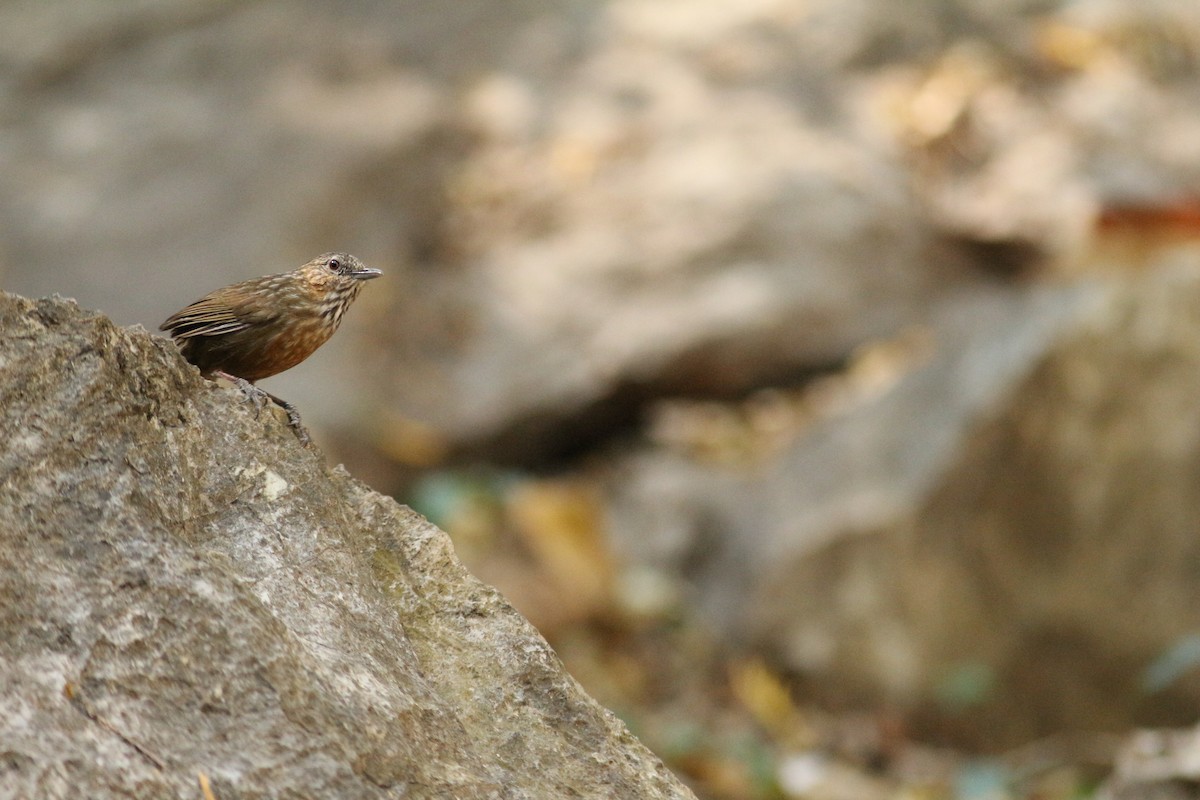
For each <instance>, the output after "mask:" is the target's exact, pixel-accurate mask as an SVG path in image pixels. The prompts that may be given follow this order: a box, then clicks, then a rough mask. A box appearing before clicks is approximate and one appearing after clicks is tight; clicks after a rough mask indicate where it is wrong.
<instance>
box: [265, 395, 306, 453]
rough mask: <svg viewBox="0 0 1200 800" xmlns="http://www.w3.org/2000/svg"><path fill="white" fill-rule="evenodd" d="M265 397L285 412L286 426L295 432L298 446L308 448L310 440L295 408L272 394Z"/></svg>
mask: <svg viewBox="0 0 1200 800" xmlns="http://www.w3.org/2000/svg"><path fill="white" fill-rule="evenodd" d="M267 397H269V398H271V399H272V400H274V401H275V403H276V405H278V406H279V407H280V408H282V409H283V410H284V411H286V412H287V418H288V426H289V427H291V429H292V430H293V431H295V432H296V438H297V439H299V440H300V444H302V445H304V446H305V447H308V444H309V442H311V441H312V439H311V438H309V435H308V430H307V429H306V428H305V427H304V424H303V423H302V422H300V412H299V411H297V410H296V407H295V406H294V405H292V404H291V403H289V402H288V401H287V400H281V399H280V398H278V397H276V396H275V395H273V394H267Z"/></svg>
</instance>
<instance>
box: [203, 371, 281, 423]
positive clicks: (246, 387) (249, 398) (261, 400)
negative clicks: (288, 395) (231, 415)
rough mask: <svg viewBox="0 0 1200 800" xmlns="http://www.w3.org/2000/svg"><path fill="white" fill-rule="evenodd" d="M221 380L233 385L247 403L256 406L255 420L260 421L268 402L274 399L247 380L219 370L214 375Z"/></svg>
mask: <svg viewBox="0 0 1200 800" xmlns="http://www.w3.org/2000/svg"><path fill="white" fill-rule="evenodd" d="M213 374H214V375H217V376H219V377H221V378H224V379H225V380H227V381H229V382H230V383H232V384H233V385H234V386H236V387H237V388H238V391H240V392H241V393H242V396H243V397H244V398H245V400H246V402H248V403H250V404H251V405H252V406H254V418H255V419H258V415H259V413H260V412H261V411H262V410H263V409H264V408H266V407H267V402H268V401H269V400H271V399H272V397H271V395H269V394H268V393H267V392H266V391H264V390H262V389H260V388H258V387H257V386H255V385H254V384H253V383H251V382H250V381H248V380H246V379H245V378H239V377H238V376H237V375H230V374H229V373H228V372H222V371H220V370H217V371H216V372H214V373H213Z"/></svg>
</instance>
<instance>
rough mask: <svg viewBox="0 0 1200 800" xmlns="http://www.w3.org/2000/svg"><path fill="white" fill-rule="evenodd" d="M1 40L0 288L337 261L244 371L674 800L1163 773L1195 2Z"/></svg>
mask: <svg viewBox="0 0 1200 800" xmlns="http://www.w3.org/2000/svg"><path fill="white" fill-rule="evenodd" d="M0 29H2V30H5V31H6V32H8V35H7V36H5V37H2V38H0V279H2V281H3V284H2V285H3V287H4V288H6V289H8V290H9V291H15V292H19V293H21V294H25V295H30V296H39V295H45V294H50V293H54V292H58V293H62V294H64V295H68V296H72V297H75V298H77V299H78V300H79V301H80V303H81V304H82V305H83V306H84V307H88V308H98V309H102V310H103V311H104V312H105V313H107V314H109V315H110V316H111V317H112V318H113V319H114V320H115V321H116V322H118V323H119V324H122V325H128V324H132V323H141V324H143V325H145V326H146V327H148V328H151V329H153V328H154V327H156V326H157V324H158V322H160V321H161V320H162V319H163V318H165V317H166V316H167V315H168V314H169V313H170V312H172V311H174V310H175V309H176V308H178V307H180V306H182V305H184V304H185V303H187V302H190V301H191V300H193V299H195V298H196V297H198V296H200V295H201V294H203V293H204V292H206V291H208V290H209V289H212V288H215V287H216V286H219V285H221V284H223V283H227V282H231V281H234V280H237V279H241V278H245V277H251V276H254V275H259V274H263V273H267V272H274V271H281V270H285V269H290V268H293V267H294V266H296V265H298V264H300V263H302V262H303V261H305V260H307V259H308V258H309V257H311V256H312V255H314V254H316V253H318V252H322V251H325V250H329V249H334V248H337V249H346V250H349V251H351V252H354V253H355V254H357V255H359V256H360V257H361V258H363V259H364V260H365V261H366V262H367V263H368V264H370V265H372V266H377V267H380V268H382V269H383V270H384V271H385V273H386V277H385V278H384V279H382V280H380V281H375V282H373V283H372V284H371V285H370V286H369V287H368V290H367V291H365V292H364V293H363V296H362V298H361V299H360V300H359V301H358V303H357V305H356V307H355V309H354V310H353V311H352V312H351V313H350V314H349V316H348V321H347V323H346V325H345V326H344V329H343V330H342V331H341V332H340V333H339V334H338V336H336V337H335V338H334V340H333V341H332V342H331V343H330V344H329V345H327V346H326V347H325V348H324V349H323V350H322V351H320V352H319V353H318V354H317V355H316V356H314V357H313V358H312V359H311V360H310V361H309V362H307V363H305V364H304V365H302V366H300V367H298V368H296V369H295V370H293V371H292V372H290V373H288V374H286V375H284V376H280V377H279V378H274V379H271V380H270V381H268V382H267V384H266V385H267V387H268V388H269V389H270V390H271V391H274V392H275V393H277V394H281V395H283V396H284V397H287V398H288V399H290V400H292V401H293V402H295V403H296V404H297V405H298V406H299V407H300V408H301V410H302V411H303V412H304V414H305V418H306V421H308V422H309V423H310V424H311V426H312V427H313V428H314V434H315V435H316V437H317V439H318V441H319V442H320V443H321V444H322V445H323V446H324V447H325V448H326V450H327V452H328V455H329V458H330V459H331V461H333V462H337V461H344V462H345V463H346V465H347V467H348V468H349V470H350V471H351V473H352V474H354V475H355V476H357V477H359V478H361V479H362V480H364V481H366V482H367V483H369V484H370V485H371V486H372V487H374V488H376V489H378V490H380V491H383V492H386V493H389V494H392V495H393V496H395V497H397V498H399V499H401V500H403V501H405V502H409V503H411V504H413V505H414V506H415V507H416V508H418V510H420V511H422V512H423V513H426V514H428V515H429V516H430V517H431V518H432V519H434V521H436V522H438V523H439V524H441V525H443V526H445V527H446V528H448V529H449V531H450V532H451V534H452V536H453V537H454V539H455V546H456V548H457V550H458V552H459V553H460V554H461V555H462V557H463V558H464V559H465V560H466V561H467V562H468V565H469V566H470V567H471V568H472V570H473V571H474V572H475V573H476V574H478V575H479V576H480V577H482V578H483V579H484V580H486V581H488V582H490V583H493V584H495V585H497V586H498V587H499V588H500V589H501V590H502V591H503V592H504V593H505V595H506V596H508V597H509V598H510V599H511V600H512V601H513V602H514V603H515V604H516V605H517V606H518V608H519V609H520V610H521V611H522V612H523V613H524V614H525V615H526V616H527V617H529V618H530V619H531V620H532V621H533V622H534V623H535V624H536V625H537V626H538V627H539V629H540V630H541V631H542V632H543V633H544V634H546V635H547V636H548V637H549V638H550V640H551V642H552V643H553V644H554V645H555V647H556V648H557V650H558V652H559V653H560V654H561V655H562V656H563V657H564V659H565V660H566V661H567V663H568V666H569V667H570V669H571V670H572V672H573V674H575V675H576V677H578V678H579V679H580V680H581V681H582V682H583V683H584V684H585V685H586V686H587V688H588V689H589V691H591V692H592V693H593V694H595V695H596V696H597V697H598V698H599V699H601V701H602V702H604V703H605V704H607V705H608V706H609V707H612V708H614V709H616V710H617V711H618V712H619V713H621V715H622V716H623V717H624V718H625V719H626V720H627V721H628V722H629V724H630V725H631V726H632V727H633V728H634V730H635V731H636V732H638V733H639V734H640V735H641V736H642V737H643V738H644V739H645V741H646V742H647V743H648V744H650V745H651V747H652V749H654V750H655V751H656V752H658V753H659V754H660V755H662V756H663V757H664V758H665V759H666V760H667V761H668V763H669V764H670V765H671V766H672V767H673V768H674V769H676V770H677V771H678V772H679V773H681V774H682V775H683V777H684V778H685V779H686V780H687V781H688V782H689V783H690V784H691V785H692V786H693V788H694V789H695V790H696V791H697V793H698V794H699V795H701V796H704V797H710V798H777V797H853V798H871V797H892V796H907V797H911V796H920V797H988V798H991V797H1034V796H1037V797H1055V798H1056V797H1078V796H1091V795H1092V794H1096V795H1102V796H1111V797H1122V798H1127V797H1128V798H1132V797H1142V796H1150V794H1148V793H1149V792H1151V791H1162V792H1182V793H1183V794H1177V795H1156V796H1194V794H1186V792H1188V791H1192V792H1193V793H1194V786H1195V784H1196V781H1197V779H1200V771H1198V770H1197V769H1196V767H1195V763H1196V759H1197V758H1200V748H1198V746H1197V745H1196V743H1195V736H1194V734H1192V733H1191V732H1189V731H1187V730H1186V729H1182V730H1179V731H1177V732H1159V733H1154V732H1144V733H1142V734H1140V736H1139V737H1137V738H1135V739H1132V740H1127V741H1126V740H1123V739H1122V738H1121V737H1123V736H1125V735H1127V734H1129V733H1130V732H1131V731H1133V730H1134V729H1135V728H1141V727H1148V726H1153V727H1159V726H1163V727H1166V726H1171V727H1181V726H1189V725H1191V724H1193V723H1195V722H1196V721H1197V718H1198V717H1200V671H1198V669H1197V668H1198V666H1200V643H1198V642H1200V611H1197V609H1200V602H1198V601H1200V568H1198V567H1197V565H1198V564H1200V545H1197V544H1196V532H1197V529H1198V527H1200V526H1198V525H1197V520H1198V519H1200V513H1198V512H1200V488H1198V487H1200V400H1198V398H1200V391H1198V390H1200V377H1198V376H1200V344H1197V342H1200V312H1198V311H1197V310H1196V309H1197V308H1200V270H1198V269H1197V268H1198V267H1200V5H1197V4H1195V3H1193V2H1190V1H1189V0H1175V1H1174V2H1171V1H1168V0H1157V2H1141V3H1136V4H1135V3H1122V2H1118V1H1117V0H1108V1H1105V0H1077V1H1076V2H1055V1H1054V0H1024V1H1022V0H1006V1H1005V2H995V0H949V1H948V0H912V1H911V2H904V3H898V2H888V0H854V1H853V2H835V1H834V0H754V1H753V2H738V3H732V2H720V0H674V1H671V0H608V1H607V2H601V0H594V1H593V2H584V1H583V0H577V2H570V3H562V2H557V3H551V2H539V1H538V0H520V2H507V3H503V4H501V3H495V2H485V1H484V0H456V2H454V3H452V4H430V3H418V2H411V1H404V0H402V1H401V2H389V3H385V2H370V1H369V0H362V1H361V2H356V3H351V4H342V5H339V6H337V7H336V8H333V7H331V6H329V5H328V4H323V3H316V2H300V3H290V4H284V3H279V2H266V1H263V2H250V3H245V2H227V1H226V0H207V2H206V1H205V0H167V1H166V2H163V1H161V0H160V2H154V3H148V2H138V1H137V0H118V1H116V2H114V0H75V2H71V3H53V4H49V3H41V2H33V1H32V0H28V1H22V0H18V1H17V2H10V3H6V4H4V5H2V6H0ZM1114 737H1115V738H1114ZM1123 741H1124V742H1125V743H1124V744H1122V742H1123ZM1189 765H1191V766H1189ZM1155 782H1157V783H1155ZM1151 784H1153V785H1154V786H1155V787H1157V788H1147V787H1148V786H1150V785H1151Z"/></svg>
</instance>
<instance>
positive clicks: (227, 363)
mask: <svg viewBox="0 0 1200 800" xmlns="http://www.w3.org/2000/svg"><path fill="white" fill-rule="evenodd" d="M382 274H383V272H382V271H380V270H378V269H373V268H371V267H367V266H364V265H363V263H362V262H361V261H359V260H358V259H357V258H355V257H354V256H352V255H350V254H349V253H324V254H323V255H319V256H317V257H316V258H314V259H313V260H312V261H309V262H308V263H307V264H305V265H304V266H302V267H300V268H299V269H295V270H292V271H291V272H281V273H278V274H276V275H265V276H263V277H261V278H252V279H250V280H247V281H242V282H241V283H235V284H232V285H230V286H225V287H223V288H221V289H217V290H215V291H212V292H209V293H208V294H206V295H204V297H201V298H200V299H199V300H197V301H196V302H194V303H192V304H191V305H189V306H187V307H186V308H183V309H181V310H179V311H177V312H175V313H174V314H172V315H171V316H170V317H168V318H167V319H166V321H165V322H163V323H162V325H160V326H159V328H158V329H159V330H160V331H166V332H167V333H168V335H170V337H171V338H172V339H173V340H174V342H175V344H176V345H178V347H179V351H180V353H181V354H182V355H183V357H184V358H185V359H186V360H187V361H188V362H190V363H191V364H193V365H195V366H196V367H197V368H198V369H199V370H200V374H201V375H203V376H204V377H205V378H209V379H212V378H224V379H225V380H227V381H230V382H231V383H233V384H234V386H236V387H237V388H238V389H239V390H241V392H242V393H243V395H245V397H246V398H247V399H248V400H250V401H251V402H253V403H254V405H255V408H256V412H257V409H261V408H262V407H264V406H265V405H266V404H267V401H268V400H270V401H272V402H274V403H275V404H276V405H278V406H279V407H280V408H282V409H283V410H284V411H285V412H287V417H288V424H289V425H290V426H291V427H292V429H293V430H295V432H296V436H297V438H299V439H300V441H301V443H302V444H305V445H307V444H308V442H309V436H308V432H307V431H306V430H305V429H304V426H303V424H302V423H301V421H300V412H299V411H297V410H296V407H295V406H293V405H292V404H291V403H289V402H287V401H286V400H282V399H280V398H278V397H276V396H275V395H273V394H271V393H270V392H267V391H264V390H263V389H260V388H259V387H257V386H255V385H254V383H255V381H258V380H261V379H262V378H268V377H270V376H272V375H277V374H279V373H280V372H283V371H284V370H288V369H291V368H292V367H294V366H296V365H297V364H299V363H300V362H301V361H303V360H304V359H306V358H308V357H309V356H310V355H312V354H313V352H315V351H316V349H317V348H318V347H320V346H321V345H323V344H325V342H326V341H328V340H329V337H330V336H332V335H333V333H334V331H336V330H337V329H338V325H340V324H341V322H342V315H344V314H345V313H346V309H348V308H349V307H350V304H351V303H353V302H354V300H355V298H357V297H358V293H359V292H360V291H361V290H362V287H363V284H364V283H365V282H366V281H369V280H372V279H374V278H378V277H379V276H380V275H382Z"/></svg>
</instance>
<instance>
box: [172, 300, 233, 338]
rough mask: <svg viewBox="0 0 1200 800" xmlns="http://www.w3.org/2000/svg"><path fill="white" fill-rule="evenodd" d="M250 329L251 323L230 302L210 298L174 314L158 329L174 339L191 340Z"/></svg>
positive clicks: (198, 301)
mask: <svg viewBox="0 0 1200 800" xmlns="http://www.w3.org/2000/svg"><path fill="white" fill-rule="evenodd" d="M249 327H250V323H249V322H247V321H246V320H245V319H242V318H241V317H239V316H238V314H237V311H236V309H235V308H233V307H232V305H231V304H230V303H229V302H228V300H226V299H224V298H220V297H212V296H209V297H205V298H204V299H203V300H197V301H196V302H195V303H192V304H191V305H190V306H188V307H187V308H185V309H183V310H182V311H177V312H176V313H174V314H172V315H171V316H170V317H169V318H168V319H167V321H166V322H164V323H163V324H162V325H159V326H158V329H159V330H160V331H168V332H169V333H170V334H171V337H172V338H174V339H190V338H191V337H193V336H220V335H221V334H224V333H234V332H235V331H241V330H245V329H246V328H249Z"/></svg>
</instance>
